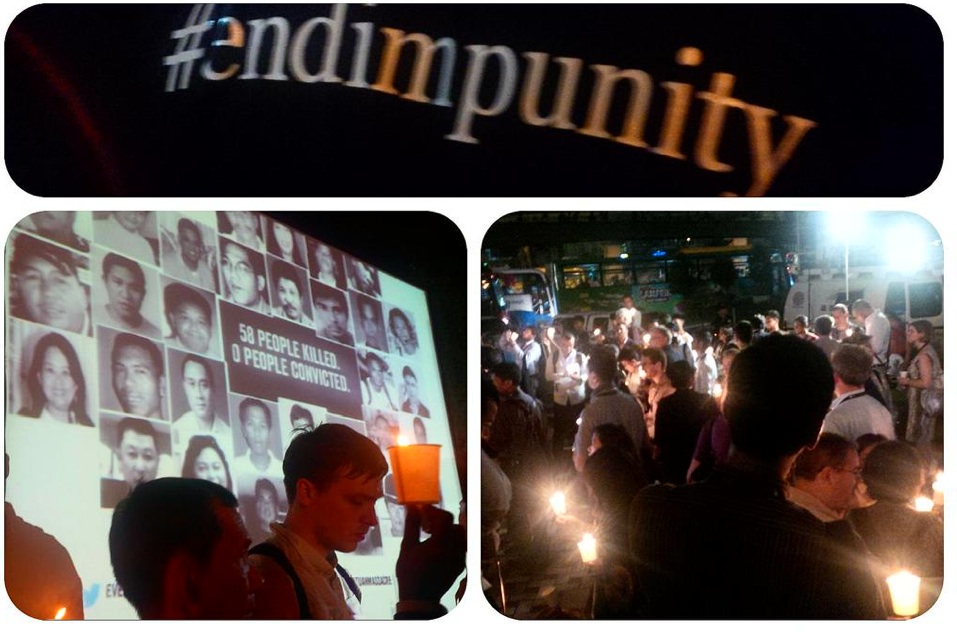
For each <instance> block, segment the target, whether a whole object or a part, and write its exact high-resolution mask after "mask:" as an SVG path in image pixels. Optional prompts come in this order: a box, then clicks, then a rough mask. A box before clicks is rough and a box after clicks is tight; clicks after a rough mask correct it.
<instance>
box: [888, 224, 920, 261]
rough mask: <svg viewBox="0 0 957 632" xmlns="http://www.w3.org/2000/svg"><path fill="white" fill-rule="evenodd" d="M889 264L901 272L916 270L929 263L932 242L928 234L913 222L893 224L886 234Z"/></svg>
mask: <svg viewBox="0 0 957 632" xmlns="http://www.w3.org/2000/svg"><path fill="white" fill-rule="evenodd" d="M884 240H885V241H884V252H885V253H886V257H887V266H888V268H890V269H891V270H897V271H899V272H914V271H916V270H919V269H921V268H923V267H924V265H925V264H926V263H927V251H928V248H929V246H930V242H929V241H928V240H927V235H925V234H924V231H922V230H921V229H920V228H919V227H917V226H915V225H913V224H899V225H897V226H891V227H889V228H888V229H887V232H886V233H885V235H884Z"/></svg>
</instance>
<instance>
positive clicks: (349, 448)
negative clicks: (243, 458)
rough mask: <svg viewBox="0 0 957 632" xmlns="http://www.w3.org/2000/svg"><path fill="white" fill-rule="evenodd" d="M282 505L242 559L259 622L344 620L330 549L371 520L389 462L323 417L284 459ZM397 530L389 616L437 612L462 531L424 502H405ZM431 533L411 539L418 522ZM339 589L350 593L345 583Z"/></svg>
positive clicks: (356, 536) (359, 536)
mask: <svg viewBox="0 0 957 632" xmlns="http://www.w3.org/2000/svg"><path fill="white" fill-rule="evenodd" d="M283 471H284V472H285V478H284V479H283V483H284V485H285V487H286V496H287V498H288V499H289V511H288V513H287V515H286V519H285V521H283V522H282V523H274V524H273V525H272V537H271V538H270V539H269V540H267V541H266V545H265V546H263V545H260V546H258V547H255V548H253V549H252V550H251V551H250V553H251V555H250V559H251V560H252V563H253V565H254V567H255V568H256V569H257V570H258V571H259V573H260V574H261V575H262V577H263V580H264V584H263V588H262V590H260V591H259V592H258V593H257V595H256V603H255V610H254V613H253V616H254V618H257V619H352V618H353V613H352V611H351V610H350V609H349V606H348V604H347V603H346V598H345V595H344V593H343V589H342V584H341V581H342V580H340V579H339V577H340V576H342V577H343V578H344V579H345V581H346V582H347V583H348V582H349V581H351V577H348V574H347V573H345V570H344V569H342V568H341V567H340V566H339V564H338V560H337V558H336V552H343V553H349V552H352V551H355V550H356V548H357V547H358V545H359V543H360V542H361V541H362V540H363V539H364V538H365V537H366V534H367V533H368V532H369V530H370V529H371V528H372V527H373V526H375V524H376V522H377V521H376V513H375V505H376V502H377V501H378V499H379V498H381V497H382V496H383V478H384V477H385V475H386V473H387V471H388V464H387V463H386V460H385V457H384V456H383V455H382V451H381V450H380V449H379V447H378V446H376V445H375V444H374V443H373V442H372V441H371V440H369V439H368V438H367V437H364V436H362V435H361V434H359V433H358V432H356V431H354V430H352V429H351V428H349V427H348V426H345V425H342V424H322V425H320V426H318V427H317V428H316V429H315V430H311V431H308V432H302V433H300V434H298V435H297V436H296V437H295V438H294V439H293V440H292V442H291V443H290V444H289V448H288V449H287V450H286V456H285V460H284V462H283ZM405 520H406V522H405V533H404V537H403V541H402V546H401V552H400V554H399V559H398V561H397V563H396V576H397V578H398V582H399V603H398V604H397V606H396V618H408V619H413V618H423V619H424V618H435V617H439V616H442V615H443V614H445V612H446V610H445V608H444V607H443V606H442V605H441V604H440V599H441V597H442V596H443V595H444V594H445V593H446V592H447V591H448V590H449V588H450V587H451V586H452V583H453V582H454V581H455V579H456V578H457V577H458V575H459V574H460V573H461V572H462V570H463V569H464V568H465V531H464V528H463V527H462V526H461V525H455V524H453V516H452V514H451V513H449V512H447V511H443V510H441V509H438V508H437V507H433V506H431V505H424V506H419V505H408V506H406V516H405ZM424 520H425V521H427V522H428V524H429V525H430V529H431V537H430V538H429V539H428V540H425V541H424V542H419V533H420V530H421V528H422V524H423V521H424ZM347 590H356V591H357V587H355V586H352V585H350V587H349V588H347Z"/></svg>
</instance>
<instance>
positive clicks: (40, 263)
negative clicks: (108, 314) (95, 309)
mask: <svg viewBox="0 0 957 632" xmlns="http://www.w3.org/2000/svg"><path fill="white" fill-rule="evenodd" d="M82 260H83V259H82V258H81V257H80V256H79V255H75V254H73V253H71V252H70V251H68V250H65V249H63V248H60V247H59V246H54V245H53V244H48V243H46V242H44V241H40V240H39V239H36V238H34V237H31V236H29V235H26V234H23V233H21V234H18V235H17V236H16V237H15V238H14V240H13V257H12V258H11V260H10V272H11V275H12V278H11V281H12V284H11V285H12V286H13V291H12V292H11V293H10V303H11V309H12V315H13V316H16V317H17V318H23V319H25V320H30V321H33V322H35V323H40V324H43V325H49V326H50V327H58V328H60V329H65V330H67V331H72V332H75V333H82V334H87V335H89V334H90V333H91V326H90V316H89V312H88V308H89V306H90V297H89V293H88V289H87V287H86V286H85V285H84V284H83V283H82V282H81V281H80V277H79V274H78V269H79V268H80V264H81V261H82Z"/></svg>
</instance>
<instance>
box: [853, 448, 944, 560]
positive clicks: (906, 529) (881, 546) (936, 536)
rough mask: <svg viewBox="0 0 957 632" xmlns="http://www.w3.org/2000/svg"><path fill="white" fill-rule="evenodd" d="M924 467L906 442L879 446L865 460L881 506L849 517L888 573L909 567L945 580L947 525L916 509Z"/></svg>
mask: <svg viewBox="0 0 957 632" xmlns="http://www.w3.org/2000/svg"><path fill="white" fill-rule="evenodd" d="M924 469H925V468H924V462H923V460H922V459H921V457H920V453H919V452H918V451H917V449H916V448H915V447H914V446H912V445H910V444H908V443H906V442H903V441H883V442H881V443H878V444H877V445H876V446H874V448H873V449H872V450H871V452H870V453H869V454H868V455H867V459H866V460H865V461H864V468H863V471H862V475H863V478H864V484H865V485H867V493H868V495H869V496H870V497H871V498H872V499H874V501H875V502H874V504H872V505H870V506H868V507H864V508H861V509H854V510H852V511H851V513H850V516H849V518H850V520H851V522H852V523H853V524H854V528H855V529H857V532H858V533H860V535H861V537H862V538H863V539H864V542H865V544H867V548H868V549H870V551H871V552H872V553H873V554H874V555H876V556H877V557H878V558H879V559H880V561H881V562H882V563H883V564H884V565H885V567H886V570H887V571H888V573H887V574H890V573H891V572H894V571H896V570H900V569H907V570H909V571H910V572H911V573H913V574H915V575H917V576H919V577H922V578H936V577H943V574H944V524H943V521H942V520H941V519H940V517H939V516H937V515H936V514H933V513H930V512H922V511H917V509H916V508H915V507H914V499H915V498H916V497H917V496H918V494H919V493H920V490H921V488H922V487H923V485H924V481H925V472H924Z"/></svg>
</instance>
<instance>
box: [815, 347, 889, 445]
mask: <svg viewBox="0 0 957 632" xmlns="http://www.w3.org/2000/svg"><path fill="white" fill-rule="evenodd" d="M872 361H873V355H872V354H871V351H870V348H869V347H864V346H861V345H856V344H850V343H847V342H844V343H841V344H840V345H838V348H837V350H835V351H834V353H833V354H832V355H831V365H832V366H833V367H834V393H835V395H836V397H835V398H834V401H833V402H832V403H831V410H830V411H829V412H828V413H827V416H826V417H825V418H824V431H825V432H832V433H834V434H838V435H840V436H842V437H844V438H845V439H847V440H849V441H857V438H858V437H860V436H861V435H864V434H880V435H884V436H885V437H887V438H888V439H894V438H895V436H896V435H895V432H894V420H893V418H892V417H891V414H890V412H889V411H888V410H887V407H886V406H884V405H883V404H882V403H880V402H879V401H877V400H876V399H874V397H872V396H871V395H869V394H868V393H867V392H865V390H864V385H865V384H867V382H868V380H870V379H871V374H872V371H873V365H872Z"/></svg>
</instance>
